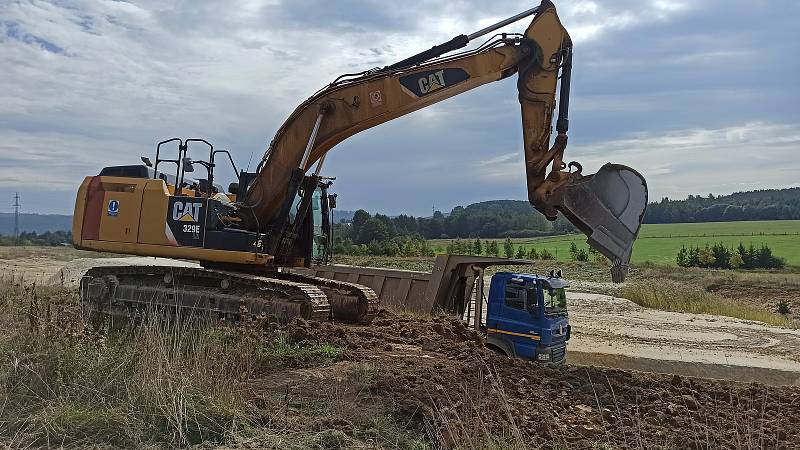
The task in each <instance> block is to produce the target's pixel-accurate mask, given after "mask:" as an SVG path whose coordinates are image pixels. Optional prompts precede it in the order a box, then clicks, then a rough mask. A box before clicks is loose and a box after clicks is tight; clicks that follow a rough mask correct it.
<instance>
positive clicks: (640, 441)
mask: <svg viewBox="0 0 800 450" xmlns="http://www.w3.org/2000/svg"><path fill="white" fill-rule="evenodd" d="M290 332H291V333H292V335H293V336H295V337H296V338H298V339H301V340H308V341H314V342H329V343H332V344H334V345H337V346H341V347H344V348H346V349H347V351H346V354H345V356H346V359H347V360H348V361H350V362H358V363H364V362H366V363H368V364H370V365H371V366H372V367H374V368H375V371H374V375H373V377H372V380H371V383H370V387H369V390H370V393H371V394H372V395H376V396H379V397H381V398H383V399H387V398H388V399H391V400H392V401H393V402H394V404H395V405H396V407H397V408H398V410H399V411H401V412H402V413H403V414H405V415H408V416H409V417H416V418H418V419H419V420H422V421H426V423H428V425H429V427H430V426H433V429H435V431H436V433H437V436H438V438H439V439H440V440H441V442H442V443H444V444H445V445H446V446H447V447H451V446H457V445H462V446H464V447H469V445H467V444H469V443H478V442H486V441H487V440H492V439H496V438H500V439H501V440H502V441H503V442H505V443H506V444H510V447H511V448H516V447H517V445H521V446H520V447H519V448H598V446H599V445H606V446H608V447H607V448H647V449H650V448H681V449H684V448H685V449H689V448H696V449H706V448H725V449H727V448H730V449H742V448H775V449H778V448H798V447H800V421H797V420H796V417H798V416H797V415H798V414H800V388H797V387H770V386H765V385H763V384H758V383H752V384H745V383H737V382H731V381H717V380H706V379H699V378H692V377H682V376H679V375H659V374H649V373H642V372H637V371H630V370H627V371H626V370H618V369H607V368H599V367H592V366H588V367H581V366H569V365H568V366H565V367H560V368H551V367H547V366H544V365H541V364H537V363H533V362H527V361H521V360H514V359H508V358H505V357H501V356H497V355H495V354H493V353H492V352H490V351H489V350H487V349H485V348H483V347H482V345H481V344H480V343H479V342H480V340H479V339H478V337H477V335H476V334H475V333H474V332H473V331H471V330H469V329H467V328H466V327H465V326H464V325H463V324H462V323H461V322H460V321H457V320H454V319H451V318H447V317H439V318H432V319H424V318H420V317H408V316H398V315H395V314H392V313H388V312H382V313H381V315H380V316H379V317H378V318H377V319H376V320H375V321H374V322H373V323H372V324H371V325H368V326H355V325H343V324H334V323H306V322H300V323H298V324H296V325H295V326H293V327H292V328H291V329H290ZM292 376H294V375H292ZM288 378H289V377H287V379H286V383H287V386H288V385H292V386H294V385H297V386H299V385H302V384H303V383H307V384H306V388H313V387H312V386H311V383H316V385H317V386H319V380H316V381H314V380H307V381H303V380H302V379H297V378H294V379H292V380H291V381H290V380H289V379H288ZM301 378H302V377H301ZM284 389H286V388H285V387H284Z"/></svg>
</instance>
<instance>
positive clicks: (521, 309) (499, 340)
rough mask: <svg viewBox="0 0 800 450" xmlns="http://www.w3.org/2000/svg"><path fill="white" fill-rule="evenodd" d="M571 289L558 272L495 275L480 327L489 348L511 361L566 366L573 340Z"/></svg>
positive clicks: (500, 273)
mask: <svg viewBox="0 0 800 450" xmlns="http://www.w3.org/2000/svg"><path fill="white" fill-rule="evenodd" d="M568 286H569V284H568V283H567V282H566V281H565V280H564V279H563V278H561V277H560V273H556V272H551V274H550V276H538V275H531V274H525V273H511V272H498V273H496V274H494V276H492V281H491V284H490V288H489V296H488V301H487V308H486V322H485V325H482V326H481V327H480V328H481V331H482V332H484V333H485V334H484V335H485V339H486V346H487V347H488V348H491V349H493V350H495V351H497V352H498V353H502V354H504V355H506V356H510V357H517V358H523V359H529V360H534V361H540V362H546V363H551V364H563V363H564V361H565V360H566V351H567V341H569V337H570V325H569V316H568V314H567V299H566V293H565V289H566V288H567V287H568Z"/></svg>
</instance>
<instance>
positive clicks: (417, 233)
mask: <svg viewBox="0 0 800 450" xmlns="http://www.w3.org/2000/svg"><path fill="white" fill-rule="evenodd" d="M348 213H349V211H348ZM788 219H798V220H800V188H790V189H770V190H763V191H752V192H739V193H735V194H731V195H720V196H714V195H712V194H709V195H708V196H707V197H701V196H695V195H690V196H689V197H688V198H686V199H685V200H670V199H669V198H664V199H662V200H661V201H660V202H653V203H650V204H649V205H648V207H647V211H646V213H645V217H644V223H685V222H729V221H737V220H788ZM574 232H577V230H576V229H575V228H574V227H573V226H572V224H571V223H569V222H568V221H567V220H566V219H564V218H563V217H561V216H559V219H558V220H556V221H555V222H549V221H547V219H545V218H544V216H543V215H541V214H540V213H539V212H537V211H536V210H535V209H533V207H532V206H531V205H530V204H529V203H528V202H526V201H522V200H492V201H487V202H481V203H474V204H472V205H469V206H466V207H462V206H456V207H455V208H453V210H452V211H451V212H450V214H449V215H445V214H443V213H442V212H440V211H436V212H435V213H434V214H433V216H432V217H413V216H407V215H399V216H396V217H389V216H386V215H383V214H375V215H374V216H373V215H371V214H369V213H368V212H366V211H364V210H358V211H356V212H355V213H353V216H352V219H351V220H347V218H340V220H339V221H337V223H336V229H335V231H334V235H335V236H336V237H337V240H339V242H340V243H342V244H343V245H344V246H345V247H346V246H348V245H352V244H355V245H369V244H370V243H371V242H373V241H376V242H384V241H388V240H392V239H394V238H401V237H405V238H409V239H412V238H413V239H440V238H450V239H453V238H484V239H496V238H507V237H510V238H520V237H537V236H548V235H556V234H567V233H574Z"/></svg>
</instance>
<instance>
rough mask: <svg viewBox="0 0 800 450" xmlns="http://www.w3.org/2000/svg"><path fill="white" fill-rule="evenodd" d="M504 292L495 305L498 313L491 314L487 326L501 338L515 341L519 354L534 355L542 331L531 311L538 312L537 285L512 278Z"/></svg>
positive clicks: (529, 356) (528, 356)
mask: <svg viewBox="0 0 800 450" xmlns="http://www.w3.org/2000/svg"><path fill="white" fill-rule="evenodd" d="M503 294H504V298H503V299H501V300H500V301H499V302H498V305H497V308H495V311H497V314H493V315H490V317H489V322H490V323H489V324H488V328H489V330H490V331H492V332H493V333H495V334H496V336H497V337H498V338H504V339H506V340H507V341H510V342H512V343H513V346H514V351H515V353H516V356H518V357H521V358H530V359H532V358H535V356H536V346H537V345H538V344H539V333H538V330H536V328H535V327H534V316H533V315H532V314H534V315H538V307H539V305H538V302H537V287H536V285H535V284H534V283H532V282H530V281H528V282H526V281H524V280H521V279H517V278H510V279H508V280H507V281H506V285H505V289H504V292H503Z"/></svg>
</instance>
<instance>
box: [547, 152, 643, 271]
mask: <svg viewBox="0 0 800 450" xmlns="http://www.w3.org/2000/svg"><path fill="white" fill-rule="evenodd" d="M552 200H553V203H554V204H555V208H556V209H557V210H559V211H561V213H562V214H564V216H565V217H566V218H567V219H568V220H569V221H570V222H572V224H573V225H575V226H576V227H577V228H578V229H579V230H581V231H582V232H583V233H584V234H586V236H588V237H589V239H588V240H587V243H588V244H589V245H590V246H591V247H592V248H594V249H596V250H597V251H599V252H600V253H602V254H603V255H604V256H605V257H607V258H608V259H610V260H611V261H612V262H613V265H612V268H611V279H612V281H613V282H614V283H622V282H623V281H625V276H626V275H627V273H628V264H629V263H630V260H631V253H632V251H633V243H634V241H635V240H636V237H637V236H638V235H639V229H640V227H641V223H642V219H643V218H644V212H645V209H646V208H647V182H646V181H645V179H644V177H643V176H642V175H641V174H639V172H637V171H635V170H634V169H631V168H630V167H628V166H623V165H620V164H610V163H609V164H606V165H604V166H603V167H602V168H600V170H599V171H598V172H597V173H596V174H593V175H586V176H580V175H579V176H577V177H576V178H575V179H573V180H572V181H570V182H569V183H568V184H566V185H564V186H563V187H562V188H560V189H558V190H556V191H555V192H553V198H552Z"/></svg>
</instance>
